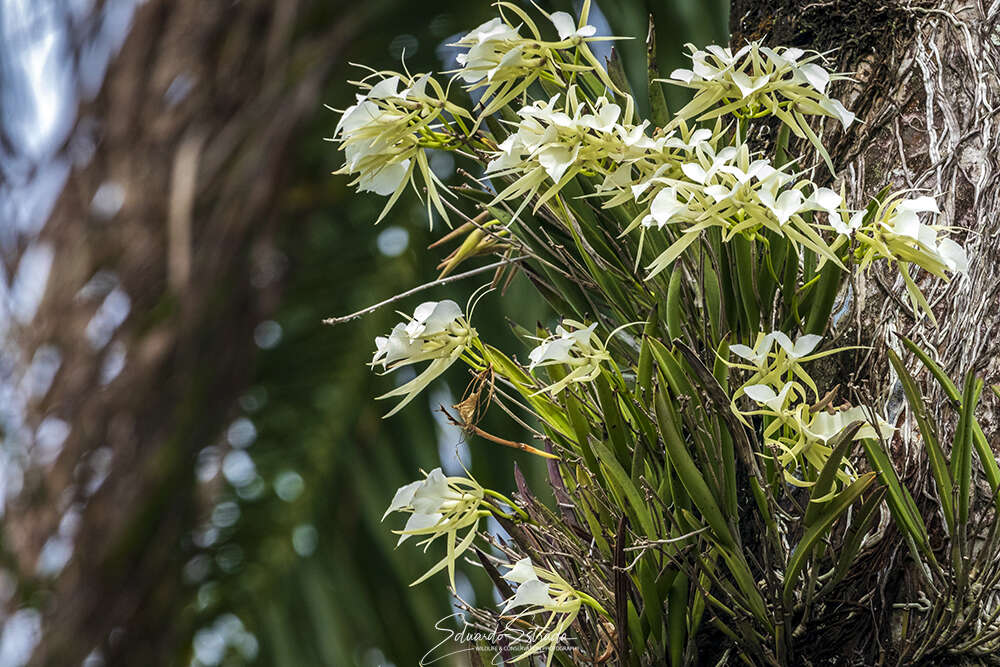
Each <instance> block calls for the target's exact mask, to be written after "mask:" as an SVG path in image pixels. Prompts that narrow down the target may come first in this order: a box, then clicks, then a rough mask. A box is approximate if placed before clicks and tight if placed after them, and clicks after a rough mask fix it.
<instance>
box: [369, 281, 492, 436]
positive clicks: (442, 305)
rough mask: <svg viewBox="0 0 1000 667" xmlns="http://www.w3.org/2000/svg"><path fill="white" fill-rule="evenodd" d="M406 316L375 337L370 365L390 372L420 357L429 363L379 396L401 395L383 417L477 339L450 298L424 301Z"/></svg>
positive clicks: (459, 308)
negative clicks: (403, 382)
mask: <svg viewBox="0 0 1000 667" xmlns="http://www.w3.org/2000/svg"><path fill="white" fill-rule="evenodd" d="M407 320H408V321H407V322H400V323H399V324H397V325H396V326H395V327H394V328H393V329H392V331H391V332H389V335H388V336H379V337H378V338H376V339H375V347H376V350H375V355H374V356H373V357H372V361H371V366H373V367H374V366H376V365H381V366H382V370H383V371H384V372H390V371H394V370H396V369H399V368H402V367H404V366H409V365H411V364H417V363H421V362H423V361H430V362H431V363H430V364H429V365H428V366H427V367H426V368H425V369H424V370H423V371H422V372H421V373H420V374H419V375H417V376H416V377H415V378H413V379H412V380H410V381H409V382H406V383H405V384H403V385H401V386H399V387H396V388H395V389H393V390H392V391H389V392H387V393H385V394H382V395H381V396H379V397H378V398H379V399H385V398H392V397H394V396H403V400H401V401H400V402H399V403H398V404H397V405H396V407H394V408H393V409H392V410H390V411H389V413H388V414H387V415H386V417H389V416H392V415H394V414H395V413H396V412H398V411H399V410H401V409H403V407H404V406H405V405H406V404H407V403H409V402H410V401H412V400H413V399H414V398H415V397H416V396H417V394H419V393H420V392H421V391H423V390H424V389H425V388H426V387H427V385H429V384H430V383H431V382H433V381H434V379H435V378H436V377H438V376H439V375H441V374H442V373H444V372H445V371H446V370H448V368H450V367H451V365H452V364H454V363H455V362H456V361H458V360H459V359H460V358H461V357H462V355H463V354H465V353H467V352H469V351H470V349H471V348H472V346H473V345H474V343H475V342H476V341H477V340H478V338H477V333H476V330H475V329H473V328H472V326H471V325H470V324H469V321H468V320H467V319H466V318H465V315H464V314H463V313H462V309H461V307H459V305H458V304H457V303H455V302H454V301H451V300H447V299H446V300H444V301H427V302H424V303H422V304H420V305H419V306H417V308H416V310H414V311H413V315H412V316H411V317H408V318H407Z"/></svg>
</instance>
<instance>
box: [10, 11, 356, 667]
mask: <svg viewBox="0 0 1000 667" xmlns="http://www.w3.org/2000/svg"><path fill="white" fill-rule="evenodd" d="M118 4H121V3H118ZM306 4H307V3H300V2H295V1H292V0H289V1H287V2H286V1H282V2H265V1H263V0H244V1H243V2H239V3H204V2H199V1H197V0H154V1H150V2H146V3H144V4H141V5H140V6H139V7H138V8H137V9H136V10H135V15H134V17H133V19H132V25H131V28H130V30H129V32H128V37H127V39H126V40H125V42H124V45H123V47H122V49H121V52H120V55H119V56H118V57H117V58H116V59H115V60H114V62H113V64H112V65H111V67H110V68H109V69H108V71H107V75H106V78H105V81H104V85H103V87H102V88H101V89H100V90H101V92H100V93H99V94H98V95H97V96H96V97H94V98H93V99H92V100H91V101H89V102H85V103H84V104H83V105H82V107H81V109H80V113H79V119H80V120H79V122H78V124H77V127H76V129H75V130H74V132H73V133H72V134H71V137H72V139H71V140H68V141H67V146H66V147H65V148H64V150H65V151H66V152H68V151H69V150H70V148H71V146H72V145H74V142H78V141H80V140H83V139H89V140H91V141H92V142H93V144H94V145H95V146H96V150H95V151H94V153H93V155H92V157H91V158H90V159H89V161H88V162H87V163H86V164H85V165H83V166H80V167H78V168H76V169H74V170H73V172H72V173H71V175H70V176H69V179H68V181H67V184H66V186H65V188H64V190H63V193H62V195H61V197H60V198H59V199H58V202H57V204H56V206H55V209H54V211H53V213H52V215H51V217H50V219H49V222H48V224H47V225H46V226H45V227H44V229H43V230H42V232H41V233H40V236H39V237H38V239H37V243H36V245H35V247H36V248H38V247H41V248H45V247H48V248H51V249H52V251H53V253H54V254H53V262H52V271H51V275H50V276H49V279H48V282H47V286H46V288H45V293H44V298H43V300H42V302H41V304H40V307H39V308H38V311H37V314H36V315H35V317H34V319H33V320H31V321H30V322H27V323H25V324H24V326H22V327H21V328H20V329H18V330H16V331H14V332H13V338H14V339H15V340H16V342H17V344H18V346H19V348H20V349H21V350H22V352H23V358H24V359H32V358H33V357H34V356H35V354H36V352H37V351H39V350H42V351H43V352H44V353H46V354H49V355H50V356H51V355H52V351H53V350H55V351H57V354H58V356H57V358H58V359H61V363H60V364H59V371H58V373H57V374H56V376H55V378H54V381H53V383H52V385H51V388H49V389H48V391H47V392H46V393H45V395H44V397H42V398H40V399H38V400H35V401H34V402H33V403H31V404H30V405H29V414H28V418H27V424H28V425H29V427H30V428H33V427H34V426H35V425H38V424H39V423H41V422H42V420H43V418H46V417H47V418H50V419H52V420H55V419H58V420H62V422H63V423H64V424H66V425H69V426H70V428H71V430H70V432H69V435H68V437H67V438H66V440H65V441H64V443H63V444H62V449H61V453H59V455H58V457H57V458H55V460H54V461H53V462H51V463H47V464H46V465H35V466H33V467H30V468H28V469H27V470H26V472H25V481H24V489H23V491H22V492H21V493H20V494H19V495H18V496H17V497H16V498H13V499H11V500H10V501H9V503H8V506H7V508H6V515H5V517H4V541H3V545H4V549H5V551H6V552H7V558H8V561H9V563H8V566H9V567H11V569H13V570H14V571H15V573H16V575H17V578H18V580H19V582H20V588H19V590H18V594H17V595H15V597H14V598H13V599H12V600H10V601H9V602H8V604H9V606H10V608H11V609H13V608H16V607H17V606H18V605H20V604H24V603H28V604H32V605H36V606H38V608H39V609H40V610H41V611H42V619H43V620H42V639H41V642H40V643H39V645H38V647H37V649H36V650H35V651H34V655H33V657H32V663H33V664H36V665H59V666H61V665H71V664H72V665H79V664H80V663H81V661H82V660H83V659H84V658H85V656H87V655H88V654H89V653H90V652H91V651H92V650H96V651H98V652H99V653H100V654H102V655H103V658H104V663H105V664H107V665H149V664H160V663H165V662H167V661H169V660H171V659H172V657H171V656H175V655H177V653H176V648H177V647H178V645H179V643H180V642H183V641H187V640H188V639H189V637H190V634H189V633H190V630H191V628H190V627H189V626H190V623H191V620H190V619H191V614H190V613H187V614H186V613H185V610H184V609H183V605H185V604H186V603H187V602H188V600H189V599H190V598H189V596H187V595H182V594H179V589H180V587H181V586H182V584H181V576H180V572H181V568H182V566H183V565H184V563H185V561H186V559H187V558H189V557H190V554H189V553H188V552H189V551H190V546H188V550H187V551H186V550H185V545H186V544H187V545H190V535H191V531H192V530H193V529H194V528H195V527H196V526H197V524H198V521H199V520H201V521H204V519H205V514H206V512H205V510H206V508H207V507H208V506H209V504H210V496H211V495H212V491H211V489H206V488H205V487H203V486H198V485H196V482H195V478H194V474H193V471H194V461H195V457H196V454H197V452H198V451H199V450H200V449H201V448H203V447H206V446H208V445H211V444H213V443H214V439H215V438H217V437H218V433H219V432H220V429H221V427H222V426H223V424H224V423H225V420H226V419H227V418H231V416H232V411H233V409H234V408H233V407H232V406H233V402H234V399H235V397H236V396H238V395H239V392H240V391H241V388H242V387H244V385H245V383H246V381H247V376H248V371H249V369H250V367H251V364H252V360H253V354H254V350H255V349H256V348H255V345H254V342H253V336H252V332H253V329H254V325H255V324H256V323H257V322H259V321H260V320H262V319H264V318H266V315H267V313H268V312H270V311H271V310H272V308H273V306H274V304H275V301H276V297H277V292H278V285H279V283H280V281H279V278H280V274H281V268H282V256H281V254H280V252H279V251H278V250H277V249H276V248H275V246H274V243H273V232H274V228H275V225H274V223H275V220H276V219H277V216H278V214H277V211H278V208H279V204H280V199H279V196H278V195H279V193H280V191H281V188H282V186H283V179H282V176H283V175H284V173H285V172H286V171H287V170H288V157H289V148H290V146H291V140H292V139H293V138H294V136H295V135H294V132H295V131H296V129H297V128H298V126H299V122H300V120H301V119H302V118H303V117H304V116H305V115H306V114H312V113H313V112H314V111H315V110H316V109H317V108H318V107H319V106H320V100H319V92H320V88H321V85H322V84H323V83H324V82H325V80H326V79H327V76H328V74H329V72H330V70H331V67H332V65H333V64H335V63H337V62H338V60H339V58H340V55H341V53H342V50H343V49H344V48H345V47H347V46H348V44H349V43H350V38H351V37H352V36H353V35H354V34H356V32H357V30H358V28H359V26H360V24H361V21H362V19H363V17H365V16H367V15H368V14H370V13H371V12H370V10H365V9H352V10H350V11H345V10H342V9H335V10H333V11H330V10H326V11H325V13H324V8H322V7H312V6H308V7H307V6H304V5H306ZM317 4H321V3H317ZM300 5H302V6H300ZM104 9H109V11H110V3H109V7H104V6H100V5H99V6H98V8H97V9H96V10H95V12H94V14H95V16H99V15H101V13H102V11H103V10H104ZM307 9H308V10H309V12H310V13H311V14H310V19H311V21H310V23H309V25H308V26H306V27H305V28H301V27H298V26H297V22H296V17H297V13H298V12H302V13H303V14H304V13H305V10H307ZM317 12H319V13H318V14H317ZM96 26H97V23H96V21H95V22H94V23H87V24H85V25H84V27H83V28H81V29H78V30H76V34H75V35H74V41H76V40H78V42H79V44H81V47H80V52H81V53H82V52H84V51H85V45H86V44H87V41H88V40H90V39H95V37H94V35H95V34H96V33H97V32H98V31H97V28H96ZM296 30H297V32H296ZM77 55H78V56H79V57H80V58H81V59H82V58H83V56H82V55H80V54H79V53H78V54H77ZM78 73H79V74H80V75H81V76H83V74H86V73H88V72H87V70H86V69H85V68H84V66H83V65H82V64H81V65H80V70H79V72H78ZM89 73H90V74H92V72H89ZM95 128H96V131H95ZM88 132H91V133H92V135H91V136H89V137H88V136H87V133H88ZM46 351H47V352H46ZM57 363H58V362H57ZM119 371H120V372H119ZM55 423H57V422H55V421H50V422H49V424H50V425H51V424H55ZM39 440H40V439H39ZM34 447H35V451H37V449H38V447H39V445H38V444H36V445H35V446H34ZM61 524H62V527H61V528H60V525H61ZM73 536H75V539H76V544H75V545H74V546H71V548H72V549H73V552H72V553H73V557H72V559H71V560H69V561H68V563H67V564H65V567H60V566H56V567H54V570H55V571H51V570H47V569H46V568H47V567H48V566H41V567H40V566H39V565H38V564H39V563H40V558H42V561H44V560H45V550H46V549H47V548H49V549H51V545H52V544H55V542H53V540H60V539H61V540H63V541H64V542H63V546H65V540H66V539H67V538H69V539H72V537H73ZM70 544H71V545H72V541H71V542H70ZM46 545H50V546H49V547H47V546H46ZM49 555H51V552H50V554H49Z"/></svg>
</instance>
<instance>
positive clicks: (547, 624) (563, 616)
mask: <svg viewBox="0 0 1000 667" xmlns="http://www.w3.org/2000/svg"><path fill="white" fill-rule="evenodd" d="M502 576H503V577H504V578H505V579H507V580H508V581H512V582H514V583H516V584H518V586H517V590H516V591H515V592H514V595H512V596H511V597H510V598H508V599H507V600H506V601H505V603H504V607H503V610H502V612H501V613H503V614H504V615H507V614H509V613H510V612H512V611H513V610H516V609H518V608H523V611H519V612H518V613H516V614H512V618H511V624H513V623H520V624H523V623H524V619H525V618H527V617H530V616H534V615H536V614H539V615H541V618H542V619H543V620H542V621H541V622H540V623H539V624H538V625H536V626H535V627H534V628H533V633H532V634H533V635H534V636H535V637H537V638H538V639H537V641H535V643H534V644H532V645H531V646H530V647H529V648H528V649H527V650H526V651H525V652H524V653H523V654H522V655H521V658H524V657H527V656H530V655H533V654H535V653H541V652H542V651H546V649H547V655H546V662H545V664H546V667H548V665H550V664H551V663H552V658H553V655H554V654H555V650H556V648H557V647H558V645H559V639H560V637H561V636H562V635H563V633H565V632H566V630H568V629H569V627H570V626H571V625H573V621H574V620H576V617H577V615H578V614H579V613H580V609H581V608H582V607H583V604H584V599H586V600H587V603H588V604H589V605H591V606H593V607H595V608H597V609H599V610H600V611H601V612H602V613H605V614H606V612H604V610H603V609H601V608H600V606H599V605H597V603H596V601H594V599H593V598H591V597H589V596H586V595H584V594H583V593H581V592H579V591H577V590H575V589H574V588H573V587H572V586H570V585H569V583H567V582H566V580H565V579H563V578H562V577H560V576H559V575H558V574H556V573H555V572H553V571H551V570H546V569H544V568H541V567H538V566H536V565H533V564H532V562H531V560H530V559H529V558H522V559H521V560H519V561H518V562H517V563H516V564H515V565H514V566H513V567H511V569H510V570H509V571H508V572H507V573H506V574H504V575H502ZM519 659H520V658H519Z"/></svg>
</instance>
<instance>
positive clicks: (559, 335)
mask: <svg viewBox="0 0 1000 667" xmlns="http://www.w3.org/2000/svg"><path fill="white" fill-rule="evenodd" d="M596 328H597V323H596V322H595V323H594V324H591V325H590V326H585V325H584V324H582V323H581V322H576V321H574V320H569V319H567V320H563V322H562V324H560V325H559V326H558V327H556V333H555V335H554V336H549V337H548V338H545V339H543V340H542V341H541V343H539V345H538V346H537V347H535V348H534V349H533V350H531V352H529V353H528V359H529V360H530V362H531V363H530V364H529V366H528V371H529V372H531V371H534V370H535V368H538V367H542V366H550V365H552V364H565V365H567V366H569V367H570V369H571V370H570V372H569V373H568V374H567V375H566V376H565V377H564V378H562V379H561V380H559V381H558V382H555V383H553V384H551V385H549V386H547V387H545V388H544V389H542V390H540V391H547V392H550V393H551V394H552V395H553V396H554V395H556V394H558V393H559V392H561V391H562V390H563V389H565V388H566V387H567V386H569V385H570V384H572V383H580V382H591V381H593V380H594V379H595V378H596V377H597V376H598V375H599V374H600V372H601V364H602V363H604V362H606V361H609V360H610V359H611V355H609V354H608V351H607V349H605V347H604V343H602V342H601V340H600V338H598V336H597V334H595V333H594V330H595V329H596Z"/></svg>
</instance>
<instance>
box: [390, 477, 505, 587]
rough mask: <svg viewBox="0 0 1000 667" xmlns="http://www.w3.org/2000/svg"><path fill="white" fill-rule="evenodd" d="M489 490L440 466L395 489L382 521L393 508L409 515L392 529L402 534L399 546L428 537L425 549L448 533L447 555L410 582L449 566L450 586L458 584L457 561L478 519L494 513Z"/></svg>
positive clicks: (397, 544)
mask: <svg viewBox="0 0 1000 667" xmlns="http://www.w3.org/2000/svg"><path fill="white" fill-rule="evenodd" d="M487 493H492V492H487V491H486V490H485V489H483V487H482V486H480V485H479V483H478V482H476V481H475V480H473V479H469V478H465V477H446V476H445V474H444V473H443V472H442V471H441V468H435V469H434V470H431V471H430V472H429V473H427V475H426V477H425V478H424V479H423V480H418V481H416V482H411V483H410V484H406V485H405V486H401V487H400V488H399V490H397V491H396V495H395V496H393V499H392V502H391V503H390V504H389V508H388V509H387V510H386V511H385V514H383V515H382V520H383V521H385V519H386V517H388V516H389V515H390V514H392V513H393V512H404V513H408V514H409V515H410V516H409V518H408V519H407V521H406V525H405V526H404V527H403V529H402V530H395V531H393V532H394V533H396V534H397V535H399V541H398V542H397V543H396V546H397V547H398V546H399V545H400V544H402V543H403V542H405V541H406V540H407V539H409V538H410V537H413V536H417V537H423V538H425V539H423V540H422V541H421V542H420V545H421V546H423V547H424V550H425V551H426V550H427V548H428V547H429V546H430V544H431V543H432V542H434V541H435V540H437V539H438V538H439V537H445V541H446V542H447V545H448V546H447V555H446V556H445V557H444V558H443V559H441V560H440V561H439V562H438V563H437V564H436V565H434V566H433V567H431V568H430V569H429V570H428V571H427V572H425V573H424V574H423V575H422V576H421V577H420V578H419V579H417V580H416V581H414V582H413V583H412V584H410V585H411V586H415V585H416V584H419V583H420V582H422V581H425V580H426V579H428V578H429V577H431V576H432V575H434V574H436V573H437V572H440V571H441V570H443V569H445V568H447V569H448V578H449V580H450V582H451V586H452V588H454V587H455V562H456V561H457V560H458V558H459V557H460V556H461V555H462V554H463V553H464V552H465V550H466V549H468V548H469V546H470V545H471V544H472V541H473V539H474V538H475V536H476V530H477V529H478V527H479V520H480V519H482V518H483V517H486V516H489V515H490V514H491V512H490V509H489V508H490V507H491V506H490V505H489V503H488V502H487V501H486V495H487ZM493 495H497V494H493ZM462 530H465V531H466V532H465V534H464V535H463V536H462V537H461V539H459V537H458V532H459V531H462Z"/></svg>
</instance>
